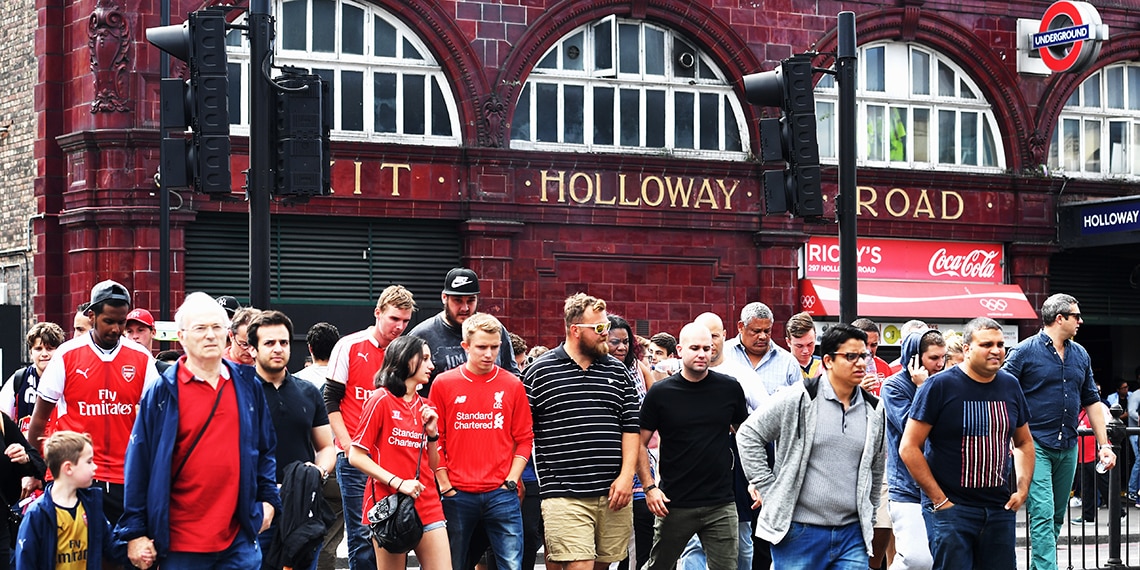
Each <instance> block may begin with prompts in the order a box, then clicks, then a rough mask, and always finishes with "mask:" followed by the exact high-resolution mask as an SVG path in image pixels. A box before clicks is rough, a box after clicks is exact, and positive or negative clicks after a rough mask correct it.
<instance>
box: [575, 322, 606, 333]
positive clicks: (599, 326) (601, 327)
mask: <svg viewBox="0 0 1140 570" xmlns="http://www.w3.org/2000/svg"><path fill="white" fill-rule="evenodd" d="M570 326H572V327H582V328H587V329H594V332H596V333H598V334H606V333H608V332H610V322H609V321H606V322H603V323H594V324H589V323H574V324H572V325H570Z"/></svg>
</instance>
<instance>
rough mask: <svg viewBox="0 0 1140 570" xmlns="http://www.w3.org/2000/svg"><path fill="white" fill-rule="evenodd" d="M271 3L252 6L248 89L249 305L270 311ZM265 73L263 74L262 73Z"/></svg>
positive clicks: (258, 2) (254, 1)
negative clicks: (269, 65) (269, 71)
mask: <svg viewBox="0 0 1140 570" xmlns="http://www.w3.org/2000/svg"><path fill="white" fill-rule="evenodd" d="M269 9H270V8H269V0H251V1H250V3H249V45H250V56H251V61H250V74H249V75H250V90H249V174H248V175H247V177H246V188H247V189H246V192H247V193H248V197H249V302H250V304H251V305H252V306H254V307H257V308H260V309H268V308H269V196H270V188H271V184H272V180H273V178H272V176H271V168H270V167H271V164H272V159H273V157H272V150H273V149H272V148H271V146H270V141H269V129H270V127H272V125H271V124H270V121H271V119H272V116H271V105H270V104H269V103H267V102H268V101H269V100H270V97H272V96H273V93H272V91H271V87H270V86H269V79H268V78H267V77H265V75H264V73H268V67H267V64H268V61H267V58H268V57H269V53H270V46H269V44H270V41H271V39H272V32H273V30H272V28H271V26H272V17H271V16H270V14H269ZM263 70H264V71H263Z"/></svg>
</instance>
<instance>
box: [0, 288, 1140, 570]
mask: <svg viewBox="0 0 1140 570" xmlns="http://www.w3.org/2000/svg"><path fill="white" fill-rule="evenodd" d="M481 292H482V291H481V289H480V285H479V278H478V276H477V275H476V274H475V272H473V271H471V270H470V269H466V268H456V269H453V270H451V271H450V272H449V273H448V274H447V276H446V277H445V280H444V287H443V289H442V292H441V300H442V304H443V310H442V311H440V313H439V314H437V315H434V316H432V317H430V318H427V319H425V320H423V321H422V322H420V323H419V324H418V325H417V326H415V327H414V328H412V329H411V330H408V328H409V324H410V323H411V322H412V320H413V319H412V317H413V312H414V311H415V310H416V301H415V299H414V297H413V295H412V293H411V292H410V291H409V290H407V289H406V288H404V287H402V286H400V285H392V286H390V287H388V288H386V289H385V290H384V291H383V292H382V293H381V294H380V296H379V298H378V300H377V304H376V308H375V310H374V317H375V323H374V324H373V325H371V326H369V327H368V328H366V329H364V330H361V331H357V332H352V333H350V334H346V335H343V336H342V335H341V334H340V331H338V330H337V328H336V327H335V326H333V325H331V324H329V323H318V324H316V325H314V326H312V327H311V328H310V329H309V330H308V331H307V334H306V336H305V339H306V347H305V348H306V349H307V352H308V354H309V357H310V359H311V364H308V365H307V366H306V367H305V368H303V369H301V370H298V371H297V372H296V373H293V372H290V371H289V369H288V366H289V362H290V359H291V357H292V347H291V341H292V340H293V338H294V334H295V331H294V329H293V323H292V321H291V320H290V319H289V317H288V316H287V315H285V314H284V313H282V312H280V311H275V310H259V309H255V308H249V307H245V308H243V307H241V306H240V304H239V303H238V302H237V300H236V299H234V298H233V297H228V296H227V297H220V298H212V297H210V296H208V295H206V294H205V293H191V294H189V295H187V296H186V298H185V301H184V302H183V304H182V305H181V306H180V307H179V309H178V311H177V313H176V315H175V318H174V320H175V325H176V328H177V334H178V340H179V344H180V347H181V351H180V352H164V353H160V354H159V355H158V358H156V357H155V356H152V349H153V347H152V344H153V339H154V334H155V322H154V318H153V317H152V315H151V314H150V313H149V312H147V311H146V310H145V309H143V308H139V307H133V306H132V303H131V298H130V294H129V292H128V291H127V289H126V288H125V287H124V286H123V285H121V284H119V283H116V282H114V281H104V282H101V283H99V284H97V285H95V287H94V288H93V289H92V290H91V296H90V302H89V303H85V304H84V305H83V306H82V307H80V310H79V312H78V313H77V315H76V317H75V320H74V323H73V333H72V338H71V339H69V340H68V339H65V338H64V337H65V333H64V331H63V330H62V329H61V328H60V327H59V326H57V325H54V324H51V323H39V324H36V325H35V326H33V327H32V328H31V330H29V332H28V334H27V345H28V349H29V354H30V357H31V364H30V365H28V366H27V367H26V368H23V369H21V370H19V371H17V372H16V373H15V374H13V375H12V377H11V378H9V379H8V380H7V382H5V384H4V386H3V387H2V388H0V411H2V412H3V418H2V419H3V422H2V424H0V428H2V430H3V434H4V439H5V449H4V452H3V455H0V498H3V500H4V501H6V502H7V504H8V505H13V506H16V508H17V509H22V510H24V511H25V512H24V518H23V521H22V522H21V523H20V524H19V527H18V530H15V531H14V530H10V529H9V525H3V524H0V535H3V534H5V533H8V534H10V535H11V534H12V532H16V534H15V535H14V536H9V537H8V538H9V540H4V537H3V536H0V569H2V568H4V567H7V565H8V564H9V563H10V561H11V560H14V561H15V565H16V567H17V568H34V569H40V568H64V569H72V568H102V567H108V568H132V567H133V568H140V569H144V570H145V569H148V568H152V567H157V568H161V569H163V570H170V569H181V568H187V569H191V568H193V569H207V568H234V569H251V568H259V567H260V568H267V569H275V568H276V569H279V568H305V569H314V570H315V569H322V570H323V569H326V568H333V567H334V565H335V562H336V555H335V551H336V548H337V546H338V544H339V543H340V542H341V540H342V538H344V539H346V540H347V546H348V555H349V567H350V568H352V569H353V570H364V569H367V570H372V569H383V570H398V569H402V568H403V567H404V566H405V564H406V554H405V553H402V552H390V551H388V550H386V549H385V548H383V547H382V546H381V545H380V543H378V542H377V541H376V540H374V538H373V536H372V531H371V528H370V525H371V524H372V523H375V522H377V521H375V520H371V519H372V518H373V517H375V516H376V515H375V514H374V513H375V510H374V509H373V507H374V505H377V504H378V503H379V502H381V501H383V499H385V498H386V497H388V496H390V495H393V494H397V493H398V494H402V495H406V496H408V497H411V498H412V500H414V504H415V508H416V511H417V513H418V515H419V518H420V521H421V522H422V526H423V529H422V530H423V533H422V536H421V538H419V540H418V543H417V544H415V546H414V551H415V553H416V557H417V559H418V561H419V563H420V565H421V566H422V567H423V568H424V569H425V570H451V569H455V570H461V569H462V570H468V569H471V568H474V567H476V566H478V565H485V566H486V567H488V568H492V569H494V568H498V569H500V570H519V569H522V568H534V567H535V565H536V557H537V553H538V552H539V551H540V550H541V551H542V552H543V553H544V556H545V564H546V566H547V568H549V569H550V570H555V569H565V570H600V569H602V568H604V567H608V566H610V565H611V564H617V565H618V567H619V568H620V569H622V570H626V569H628V568H636V569H639V570H642V569H643V570H664V569H670V568H673V567H680V568H682V569H684V570H695V569H699V568H709V569H712V570H753V569H756V570H759V569H765V570H766V569H768V568H776V569H777V570H784V569H799V568H803V569H811V570H816V569H828V568H836V569H856V568H858V569H863V568H868V567H870V568H884V567H889V568H891V569H928V568H945V569H960V568H1003V569H1004V568H1014V567H1015V562H1014V544H1015V538H1014V534H1015V522H1014V517H1015V513H1016V512H1017V511H1018V510H1019V509H1020V507H1021V506H1022V505H1023V504H1025V505H1026V506H1027V510H1028V513H1029V521H1030V531H1029V532H1030V540H1031V552H1032V560H1031V562H1032V568H1034V569H1038V570H1045V569H1054V568H1056V552H1057V538H1058V534H1059V530H1060V528H1061V526H1062V524H1063V523H1064V522H1065V517H1066V515H1067V513H1068V506H1069V498H1070V490H1071V488H1072V486H1073V479H1074V474H1075V472H1076V469H1077V465H1078V460H1079V459H1080V461H1083V462H1091V461H1093V460H1095V461H1098V462H1099V463H1101V464H1102V465H1104V466H1106V467H1108V468H1111V467H1112V466H1113V465H1114V464H1115V463H1116V454H1115V452H1114V450H1113V447H1112V445H1111V444H1109V442H1108V439H1107V435H1106V424H1107V422H1108V421H1109V420H1110V419H1111V418H1110V417H1109V416H1108V407H1107V406H1105V405H1104V404H1103V403H1102V400H1101V397H1100V394H1099V393H1098V390H1097V386H1096V384H1095V382H1094V379H1093V376H1092V367H1091V363H1090V361H1089V357H1088V353H1087V352H1086V351H1085V350H1084V349H1083V348H1082V347H1081V346H1080V345H1079V344H1078V343H1076V342H1075V341H1074V340H1073V339H1074V337H1075V335H1076V334H1077V331H1078V329H1079V326H1080V324H1081V322H1082V321H1081V315H1080V308H1079V304H1078V302H1077V300H1076V299H1075V298H1073V297H1071V296H1068V295H1063V294H1059V295H1053V296H1052V297H1049V298H1048V299H1047V300H1046V301H1045V302H1044V303H1043V305H1042V307H1041V318H1042V329H1041V331H1040V333H1039V334H1037V335H1034V336H1032V337H1030V338H1027V339H1024V340H1023V341H1022V342H1021V343H1019V344H1018V345H1017V346H1016V347H1007V346H1006V344H1005V339H1004V337H1003V333H1002V328H1001V326H1000V325H999V324H998V323H997V322H995V321H993V320H991V319H988V318H984V317H982V318H976V319H973V320H971V321H970V322H969V323H968V324H967V325H966V326H965V327H964V329H963V330H962V331H961V333H960V334H944V333H943V332H940V331H939V330H936V329H934V328H930V327H928V326H927V325H926V324H925V323H922V322H921V321H911V322H908V323H907V324H906V325H904V327H903V328H904V330H903V335H904V336H903V341H902V345H901V356H900V358H899V359H898V360H897V361H895V362H893V363H888V362H886V361H884V360H883V359H881V358H879V357H878V356H877V351H878V347H879V342H880V330H879V327H878V325H877V324H876V323H874V322H873V321H871V320H869V319H866V318H861V319H858V320H856V321H854V322H852V323H850V324H845V323H840V324H834V325H830V326H827V327H825V328H823V329H822V330H818V329H817V325H816V323H814V322H813V320H812V318H811V316H810V315H808V314H807V313H800V314H796V315H792V316H791V317H790V318H789V319H788V320H787V321H786V322H785V326H784V327H783V328H784V331H785V335H784V339H783V340H784V343H785V344H786V346H787V347H788V348H787V349H785V348H784V347H782V346H780V345H779V344H778V343H777V342H775V339H774V338H773V329H774V325H775V324H776V320H775V319H776V317H775V315H773V313H772V310H771V309H770V308H769V307H768V306H766V305H764V304H763V303H760V302H753V303H748V304H747V305H745V306H744V307H742V308H741V310H740V312H739V315H738V317H739V318H738V320H737V321H736V330H735V334H733V333H732V332H730V331H726V327H725V324H724V320H723V319H722V318H721V316H719V315H716V314H713V313H703V314H699V315H694V316H693V318H692V321H691V322H690V323H688V324H686V325H685V326H684V327H682V328H681V329H680V331H678V334H677V336H673V335H672V334H670V333H669V332H659V333H657V334H654V335H652V336H650V337H649V338H643V337H641V336H638V335H637V334H635V331H634V330H633V328H632V327H631V325H630V323H629V322H628V321H626V320H625V319H623V318H621V317H620V316H617V315H615V314H613V313H612V312H611V310H610V309H611V307H610V306H609V305H608V304H607V302H606V301H605V300H603V299H599V298H596V297H593V296H590V295H588V294H586V293H576V294H574V295H571V296H570V297H568V298H567V299H565V301H564V304H563V316H564V323H563V324H564V326H563V335H564V337H563V341H562V342H561V343H560V344H559V345H558V346H556V347H553V348H549V349H548V348H547V347H541V346H536V347H533V348H531V347H528V346H527V343H526V341H525V340H524V339H522V338H520V337H519V336H518V335H515V334H512V333H510V332H508V331H507V329H506V327H505V326H504V325H503V323H502V322H500V321H499V320H498V319H497V318H495V317H494V316H492V315H490V314H487V313H481V312H478V299H479V295H480V294H481ZM734 316H735V315H734ZM1112 396H1115V397H1116V399H1115V400H1114V401H1112V402H1110V403H1115V404H1120V405H1121V407H1122V408H1123V409H1125V410H1126V412H1125V414H1126V415H1128V417H1129V418H1130V419H1131V421H1132V422H1133V425H1135V421H1136V420H1135V413H1136V409H1137V408H1138V407H1140V396H1138V397H1131V393H1130V392H1128V390H1127V385H1124V387H1123V388H1122V389H1121V390H1120V391H1119V392H1118V393H1114V394H1112ZM1129 413H1130V414H1129ZM1079 425H1080V426H1085V427H1089V428H1091V429H1092V432H1093V433H1094V436H1093V438H1095V445H1096V446H1097V447H1096V450H1095V452H1093V453H1092V454H1090V455H1089V457H1084V458H1078V453H1077V450H1078V446H1077V433H1076V429H1077V428H1078V426H1079ZM1132 445H1133V446H1135V445H1136V443H1135V439H1133V442H1132ZM1089 449H1091V447H1090V448H1089ZM1138 464H1140V463H1138ZM1131 478H1132V479H1136V478H1137V474H1136V472H1135V471H1134V472H1133V474H1132V477H1131ZM1129 490H1130V491H1132V492H1133V493H1135V491H1136V487H1135V485H1132V484H1130V485H1129ZM1132 496H1133V497H1134V496H1135V495H1132ZM37 497H38V498H37ZM1087 500H1088V499H1086V501H1087ZM1092 500H1093V501H1094V502H1095V500H1096V498H1095V495H1094V498H1093V499H1092ZM1138 506H1140V505H1138ZM1090 512H1091V513H1092V514H1089V513H1090ZM1085 513H1086V514H1085V515H1084V518H1085V519H1088V518H1089V517H1093V516H1095V508H1094V509H1093V510H1092V511H1089V510H1086V511H1085ZM9 546H11V547H12V550H10V551H5V549H6V548H8V547H9Z"/></svg>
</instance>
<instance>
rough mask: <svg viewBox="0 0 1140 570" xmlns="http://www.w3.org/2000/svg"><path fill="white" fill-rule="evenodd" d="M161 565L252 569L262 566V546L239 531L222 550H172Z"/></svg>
mask: <svg viewBox="0 0 1140 570" xmlns="http://www.w3.org/2000/svg"><path fill="white" fill-rule="evenodd" d="M159 566H160V567H162V570H250V569H252V568H260V567H261V547H260V546H259V545H258V544H257V541H256V540H250V539H249V538H247V537H246V536H245V535H243V534H242V533H240V532H239V533H238V536H237V538H235V539H234V542H233V544H231V545H230V546H229V548H227V549H225V550H223V551H221V552H207V553H201V552H171V553H169V554H167V555H166V558H163V559H162V560H160V561H159Z"/></svg>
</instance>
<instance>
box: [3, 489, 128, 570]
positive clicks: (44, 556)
mask: <svg viewBox="0 0 1140 570" xmlns="http://www.w3.org/2000/svg"><path fill="white" fill-rule="evenodd" d="M51 488H52V485H48V487H47V489H45V490H44V494H43V495H41V496H40V498H39V499H37V500H36V502H34V503H32V506H30V507H28V511H27V512H26V513H24V520H23V522H21V523H20V534H19V535H18V538H17V540H16V558H15V562H16V566H15V567H16V568H55V566H56V564H55V563H56V560H55V546H56V543H57V536H58V535H57V532H58V529H57V527H56V520H55V502H53V501H52V498H51ZM76 494H77V495H78V496H79V502H80V504H82V505H83V510H84V511H85V512H86V513H87V568H88V570H99V569H100V568H102V567H103V557H104V556H106V557H107V559H108V560H111V561H114V562H117V563H120V564H124V563H126V562H127V545H126V544H125V543H123V542H116V541H114V539H113V538H112V536H111V534H112V532H111V523H109V522H107V515H105V514H104V513H103V490H102V489H100V488H98V487H92V488H90V489H76Z"/></svg>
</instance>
